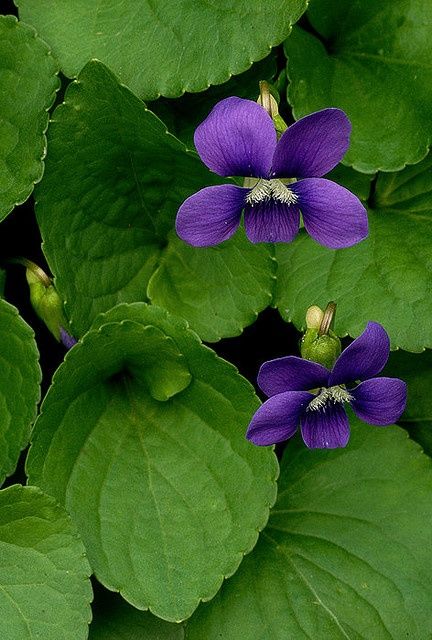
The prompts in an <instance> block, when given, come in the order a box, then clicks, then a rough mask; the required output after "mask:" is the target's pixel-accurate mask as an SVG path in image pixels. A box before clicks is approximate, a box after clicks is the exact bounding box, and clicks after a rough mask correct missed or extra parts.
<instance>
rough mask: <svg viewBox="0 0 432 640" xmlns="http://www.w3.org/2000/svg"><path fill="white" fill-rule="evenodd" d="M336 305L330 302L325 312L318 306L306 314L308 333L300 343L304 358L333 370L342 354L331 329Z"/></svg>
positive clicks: (338, 342)
mask: <svg viewBox="0 0 432 640" xmlns="http://www.w3.org/2000/svg"><path fill="white" fill-rule="evenodd" d="M335 313H336V304H335V303H334V302H329V304H328V305H327V307H326V309H325V311H322V310H321V309H320V308H319V307H317V306H315V305H314V306H312V307H309V309H308V310H307V312H306V326H307V329H306V332H305V334H304V336H303V338H302V340H301V343H300V352H301V355H302V358H306V359H307V360H312V361H313V362H318V363H319V364H322V365H324V366H325V367H327V369H332V367H333V365H334V363H335V362H336V360H337V358H338V357H339V355H340V352H341V342H340V340H339V338H338V336H337V335H336V334H335V333H334V331H333V330H332V329H331V326H332V325H333V321H334V315H335Z"/></svg>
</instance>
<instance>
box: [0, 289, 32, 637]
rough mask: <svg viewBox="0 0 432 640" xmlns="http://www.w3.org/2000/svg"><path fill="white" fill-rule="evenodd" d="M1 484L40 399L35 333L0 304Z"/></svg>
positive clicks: (14, 462)
mask: <svg viewBox="0 0 432 640" xmlns="http://www.w3.org/2000/svg"><path fill="white" fill-rule="evenodd" d="M0 363H1V366H0V443H1V446H0V483H2V482H3V480H4V479H5V477H6V476H8V475H10V474H11V473H12V472H13V471H14V470H15V467H16V465H17V462H18V458H19V454H20V451H21V449H23V448H24V447H25V446H26V445H27V443H28V441H29V437H30V427H31V424H32V422H33V420H34V419H35V418H36V407H37V403H38V402H39V397H40V382H41V370H40V367H39V352H38V349H37V346H36V342H35V339H34V333H33V331H32V330H31V329H30V327H29V326H28V325H27V324H26V323H25V322H24V320H22V319H21V318H20V317H19V315H18V311H17V310H16V309H15V307H13V306H12V305H10V304H9V303H7V302H5V300H0ZM0 637H1V636H0Z"/></svg>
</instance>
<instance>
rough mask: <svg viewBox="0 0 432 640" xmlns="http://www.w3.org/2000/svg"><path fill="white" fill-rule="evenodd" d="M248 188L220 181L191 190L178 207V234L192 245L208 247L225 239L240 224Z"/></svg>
mask: <svg viewBox="0 0 432 640" xmlns="http://www.w3.org/2000/svg"><path fill="white" fill-rule="evenodd" d="M247 192H248V189H243V188H242V187H236V186H234V185H232V184H222V185H217V186H215V187H206V188H205V189H201V191H198V193H194V195H193V196H190V198H188V199H187V200H185V201H184V202H183V204H182V205H181V207H180V209H179V210H178V213H177V218H176V231H177V234H178V235H179V236H180V238H181V239H182V240H184V241H185V242H187V243H189V244H191V245H192V246H194V247H210V246H212V245H215V244H219V243H220V242H223V241H224V240H227V239H228V238H230V237H231V236H232V235H233V233H234V232H235V231H236V229H237V227H238V226H239V224H240V218H241V212H242V209H243V206H244V199H245V196H246V194H247Z"/></svg>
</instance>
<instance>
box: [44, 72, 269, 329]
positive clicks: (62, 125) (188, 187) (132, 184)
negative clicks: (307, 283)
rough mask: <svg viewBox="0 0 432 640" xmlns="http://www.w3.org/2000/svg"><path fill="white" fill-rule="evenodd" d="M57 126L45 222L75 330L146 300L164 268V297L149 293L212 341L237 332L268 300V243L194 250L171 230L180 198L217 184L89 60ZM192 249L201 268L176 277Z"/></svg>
mask: <svg viewBox="0 0 432 640" xmlns="http://www.w3.org/2000/svg"><path fill="white" fill-rule="evenodd" d="M49 133H50V135H49V145H50V153H49V157H48V159H47V166H46V171H45V175H44V179H43V181H42V183H41V184H40V186H39V188H38V190H37V194H36V197H37V200H38V203H37V217H38V221H39V224H40V227H41V232H42V237H43V241H44V251H45V254H46V257H47V260H48V262H49V265H50V268H51V271H52V272H53V273H54V274H55V276H56V287H57V289H58V291H59V293H60V295H61V296H62V298H63V299H64V300H65V301H66V310H67V312H68V315H69V316H70V318H71V322H72V328H73V332H74V333H75V335H77V336H80V335H82V334H83V333H85V331H86V330H87V329H88V328H89V326H90V324H91V322H92V321H93V320H94V318H95V317H96V315H97V314H98V313H100V312H104V311H107V310H108V309H110V308H111V307H113V306H114V305H115V304H117V303H119V302H140V301H146V300H147V284H148V281H149V279H150V277H151V275H152V274H153V273H154V272H155V271H156V270H157V269H158V267H159V265H160V270H159V273H157V274H156V276H155V280H156V282H158V286H159V285H160V292H159V289H156V286H155V285H153V286H152V288H151V297H152V298H153V299H154V300H157V302H158V303H159V304H163V305H165V306H166V307H167V308H168V309H170V310H173V311H177V309H178V306H181V309H179V310H178V311H177V313H183V314H184V317H185V318H186V320H188V321H189V322H190V324H191V326H192V328H196V329H197V330H199V331H200V332H201V337H202V338H203V339H205V340H215V339H218V338H219V337H221V336H224V337H225V336H228V335H233V333H234V334H238V333H239V332H241V329H242V328H243V327H244V326H245V325H246V324H247V323H249V322H252V321H253V320H254V319H255V317H256V315H257V313H258V312H259V311H261V310H262V309H263V308H264V307H266V306H267V305H268V303H269V299H270V292H271V290H272V287H273V278H274V277H273V273H272V267H274V263H273V261H272V258H271V257H270V253H269V249H268V248H267V247H266V246H258V247H254V246H251V245H250V244H249V243H246V242H245V241H244V240H243V239H242V238H241V237H239V238H236V239H234V240H233V241H231V243H227V244H226V245H222V246H221V247H217V248H216V249H210V250H209V249H203V250H194V252H193V251H192V250H191V249H190V248H189V247H182V246H181V243H180V242H179V240H178V239H177V238H176V236H175V235H174V234H173V233H172V230H173V227H174V221H175V216H176V214H177V211H178V207H179V206H180V204H181V203H182V202H183V201H184V200H185V199H186V198H187V197H188V196H190V195H191V194H192V193H194V192H196V191H198V190H199V189H201V188H203V187H205V186H207V185H211V184H217V183H219V182H220V179H219V178H218V176H215V174H212V173H211V172H210V171H208V169H207V168H206V167H205V166H204V165H203V164H202V163H201V161H200V160H199V158H198V156H197V155H196V154H195V153H193V152H191V151H188V150H187V149H186V148H185V147H184V145H183V144H182V143H181V142H179V141H178V140H176V138H174V137H173V136H171V135H170V134H169V133H167V131H166V128H165V126H164V125H163V124H162V122H161V121H160V120H159V119H158V118H157V117H156V116H154V115H153V114H152V113H151V112H150V111H148V110H147V109H146V108H145V107H144V105H143V104H142V102H141V101H140V100H138V98H136V97H135V96H134V95H133V94H132V93H130V91H129V90H128V89H126V88H125V87H122V86H121V85H119V84H118V82H117V80H116V79H115V78H114V76H113V75H112V74H111V73H110V72H109V71H108V70H107V69H106V68H105V67H104V66H103V65H102V64H100V63H97V62H93V63H90V64H89V65H87V66H86V68H85V69H84V71H83V72H82V74H81V76H80V78H79V80H78V81H77V82H74V83H72V84H71V85H70V87H69V90H68V92H67V94H66V97H65V103H64V104H63V105H61V106H60V107H58V108H57V109H56V111H55V113H54V116H53V121H52V125H51V127H50V132H49ZM65 157H67V158H68V161H67V162H65V161H64V158H65ZM192 254H193V264H194V270H193V273H191V270H190V265H188V264H184V265H181V269H182V271H181V273H179V274H178V275H177V274H174V276H173V274H172V269H173V265H174V266H175V268H178V266H179V260H181V259H183V258H184V257H187V259H188V260H189V259H190V256H191V255H192ZM255 264H256V265H257V269H256V270H255V267H254V265H255ZM184 273H188V274H189V278H188V281H187V283H185V282H184V281H183V279H182V277H183V276H182V274H184ZM180 276H181V277H180ZM168 277H173V279H172V281H164V282H163V283H161V280H162V279H163V278H168ZM215 291H217V294H218V297H219V300H220V301H221V306H220V307H219V308H218V310H217V313H218V318H219V319H218V322H217V323H216V325H215V326H214V327H213V321H214V310H213V309H214V304H213V302H212V298H213V297H214V294H215ZM179 299H180V300H181V304H179ZM209 314H210V315H209Z"/></svg>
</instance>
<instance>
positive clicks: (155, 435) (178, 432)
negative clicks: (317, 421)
mask: <svg viewBox="0 0 432 640" xmlns="http://www.w3.org/2000/svg"><path fill="white" fill-rule="evenodd" d="M149 327H150V328H151V329H152V331H158V332H159V333H160V332H162V333H163V334H164V335H166V336H167V340H169V341H170V343H174V344H175V346H176V348H177V349H178V351H179V352H180V354H182V357H183V359H184V360H183V363H186V364H187V367H188V371H190V374H191V375H192V380H191V381H190V384H189V385H188V386H187V387H186V388H184V387H185V385H184V382H183V383H181V384H180V383H179V387H178V389H177V393H176V394H175V395H172V397H171V398H170V399H169V400H167V401H165V402H160V401H158V400H155V399H154V398H153V397H152V396H151V395H150V393H149V389H148V385H147V384H146V381H148V380H149V379H150V378H151V377H152V375H153V367H154V366H155V365H157V366H159V367H160V369H161V376H162V374H163V372H164V373H165V374H166V377H167V378H172V379H173V380H175V379H177V378H178V373H177V372H175V371H174V370H173V369H172V368H171V361H170V362H167V360H166V356H165V355H164V354H163V353H162V352H161V350H160V348H159V343H153V342H152V341H151V340H150V339H149V337H148V335H147V332H148V330H149ZM153 349H154V352H153ZM155 356H157V357H158V358H159V360H158V361H155ZM148 362H149V366H150V371H146V369H147V366H148ZM182 389H183V390H182ZM258 405H259V402H258V400H257V398H256V396H255V394H254V392H253V389H252V387H251V385H250V384H249V383H248V382H247V381H246V380H245V379H244V378H242V377H241V376H239V375H238V373H237V371H236V370H235V368H234V367H233V366H232V365H230V364H228V363H226V362H225V361H223V360H220V359H219V358H217V356H216V355H215V353H214V352H213V351H211V350H210V349H208V348H206V347H203V346H202V345H201V344H200V342H199V340H198V338H197V336H196V335H195V334H194V333H193V332H191V331H189V330H187V326H186V323H185V322H184V321H183V320H180V319H175V318H174V317H170V316H168V314H167V313H166V312H164V311H163V310H161V309H158V308H157V307H154V306H147V305H145V304H140V303H137V304H135V305H119V306H118V307H116V308H114V309H113V310H112V311H110V312H109V313H107V314H105V315H102V316H99V318H98V320H97V322H96V323H95V325H94V327H93V328H92V329H91V330H90V331H89V333H87V335H86V336H84V338H83V340H82V342H81V343H79V344H78V345H77V346H75V347H74V348H73V349H72V350H71V351H70V352H69V353H68V354H67V356H66V359H65V361H64V363H63V364H62V365H61V366H60V368H59V369H58V371H57V372H56V374H55V376H54V381H53V385H52V387H51V389H50V391H49V392H48V395H47V397H46V398H45V400H44V403H43V406H42V412H41V415H40V417H39V418H38V420H37V422H36V425H35V428H34V436H33V444H32V447H31V449H30V453H29V457H28V465H27V468H28V472H29V476H30V480H31V482H32V483H34V484H37V485H39V486H40V487H41V488H43V489H44V490H46V491H48V492H50V493H51V494H52V495H54V496H55V497H56V498H57V499H58V500H59V501H60V502H62V503H64V504H65V506H66V508H67V510H68V511H69V513H70V514H71V516H72V518H73V520H74V522H75V523H76V525H77V527H78V530H79V532H80V534H81V536H82V538H83V540H84V543H85V545H86V548H87V552H88V555H89V559H90V563H91V565H92V568H93V570H94V572H95V574H96V576H97V577H98V579H99V580H100V581H101V582H102V583H103V584H104V585H105V586H107V587H108V588H109V589H111V590H117V591H120V592H121V593H122V595H123V596H124V597H125V599H126V600H128V601H129V602H130V603H131V604H133V605H134V606H136V607H137V608H140V609H147V608H149V609H150V610H151V611H152V612H154V613H155V614H156V615H158V616H160V617H161V618H164V619H166V620H169V621H180V620H182V619H184V618H186V617H188V616H189V615H191V613H192V612H193V610H194V609H195V608H196V606H197V605H198V602H199V600H200V599H204V600H208V599H210V598H212V597H213V596H214V594H215V593H216V591H217V590H218V589H219V587H220V585H221V583H222V581H223V578H224V576H229V575H231V574H233V573H234V572H235V571H236V569H237V567H238V565H239V564H240V562H241V560H242V558H243V555H244V554H245V553H247V552H249V551H250V550H251V548H252V547H253V546H254V544H255V543H256V540H257V535H258V531H259V530H260V529H262V527H263V526H264V525H265V523H266V521H267V517H268V511H269V507H270V506H271V505H272V503H273V501H274V498H275V476H276V474H277V464H276V459H275V457H274V454H273V452H272V450H270V449H259V448H256V447H254V446H253V445H252V444H251V443H250V442H248V441H247V440H246V439H245V432H246V428H247V425H248V422H249V420H250V418H251V415H252V413H253V411H254V410H255V409H256V408H257V407H258Z"/></svg>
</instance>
